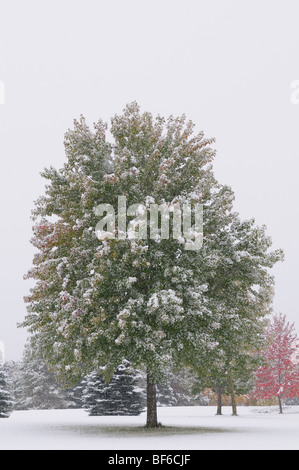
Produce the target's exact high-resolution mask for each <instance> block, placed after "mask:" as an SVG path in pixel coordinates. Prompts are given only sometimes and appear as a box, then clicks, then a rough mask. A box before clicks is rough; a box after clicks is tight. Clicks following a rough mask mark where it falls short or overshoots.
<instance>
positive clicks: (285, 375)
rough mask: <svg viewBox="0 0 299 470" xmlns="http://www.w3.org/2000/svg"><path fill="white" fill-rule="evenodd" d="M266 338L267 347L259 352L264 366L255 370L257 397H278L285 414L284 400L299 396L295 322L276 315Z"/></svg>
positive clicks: (281, 410)
mask: <svg viewBox="0 0 299 470" xmlns="http://www.w3.org/2000/svg"><path fill="white" fill-rule="evenodd" d="M266 339H267V346H266V348H265V349H263V350H262V351H260V356H261V358H262V359H263V361H264V365H263V366H261V367H259V369H258V370H257V372H256V389H255V391H254V398H257V399H266V400H268V399H271V398H273V397H277V399H278V403H279V412H280V413H281V414H282V413H283V406H282V405H283V400H284V399H286V398H295V397H296V396H298V395H299V371H298V369H297V367H296V365H295V364H294V363H293V361H292V356H293V355H294V353H295V352H296V350H298V349H297V348H298V346H297V344H298V343H297V335H296V333H295V328H294V324H290V323H289V322H288V321H287V319H286V316H285V315H282V314H279V315H275V316H274V317H273V320H272V323H271V325H270V326H269V328H268V330H267V336H266Z"/></svg>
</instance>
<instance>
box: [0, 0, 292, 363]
mask: <svg viewBox="0 0 299 470" xmlns="http://www.w3.org/2000/svg"><path fill="white" fill-rule="evenodd" d="M0 80H1V81H3V82H4V84H5V88H6V102H5V104H4V105H0V156H1V185H0V195H1V219H0V224H1V232H0V237H1V244H0V256H1V272H0V276H1V277H0V290H1V295H0V339H1V340H3V341H4V343H5V345H6V357H7V359H14V360H17V359H19V358H20V357H21V354H22V350H23V345H24V341H25V339H26V332H25V331H22V330H19V329H17V328H16V323H17V322H19V321H22V320H23V318H24V315H25V306H24V303H23V296H24V295H26V294H27V293H28V289H29V286H30V284H29V283H28V281H23V274H24V273H26V271H27V270H28V268H29V267H30V266H31V262H32V256H33V248H32V247H31V245H30V243H29V239H30V237H31V226H32V221H31V220H30V211H31V209H32V207H33V201H34V200H35V199H36V198H37V197H38V196H39V195H40V194H41V193H42V192H43V187H44V182H43V181H42V179H41V178H40V175H39V173H40V171H41V170H42V169H43V168H44V167H48V166H50V165H54V166H55V167H58V168H60V167H61V166H62V164H63V162H64V149H63V136H64V133H65V132H66V131H67V129H68V128H70V127H72V124H73V119H74V118H78V117H79V116H80V114H84V115H85V116H86V118H87V120H88V122H89V123H90V124H92V123H93V122H94V121H96V120H98V118H99V117H101V118H103V119H105V120H109V119H110V117H111V116H112V115H114V114H115V113H116V112H121V110H122V109H123V108H124V106H125V105H126V104H127V103H128V102H131V101H133V100H136V101H138V102H139V104H140V105H141V107H142V110H147V111H150V112H152V113H153V114H158V113H159V114H162V115H165V116H168V115H170V114H174V115H180V114H182V113H185V114H186V115H187V117H188V118H190V119H192V120H193V121H194V122H195V123H196V126H197V129H198V130H201V129H202V130H203V131H204V132H205V134H206V135H207V136H209V137H215V138H216V144H215V148H216V150H217V157H216V160H215V173H216V176H217V178H218V179H219V181H220V182H222V183H225V184H229V185H230V186H232V188H233V190H234V191H235V194H236V203H235V208H236V210H237V211H238V212H239V213H240V215H241V216H242V218H251V217H255V218H256V220H257V223H258V224H266V225H267V227H268V233H269V235H271V237H272V239H273V243H274V246H275V247H282V248H283V249H284V250H285V254H286V260H285V262H284V263H280V264H279V266H277V267H276V268H275V270H274V274H275V277H276V295H275V303H274V306H275V311H277V312H279V311H281V312H284V313H285V314H286V315H287V316H288V318H289V320H291V321H295V322H296V323H297V325H296V326H297V330H298V326H299V306H298V295H297V294H298V292H299V275H298V265H299V243H298V231H299V212H298V200H299V197H298V186H299V185H298V175H299V105H294V104H291V101H290V95H291V83H292V82H293V81H294V80H299V1H298V0H181V1H178V0H159V1H157V0H84V1H77V0H59V1H58V0H51V1H50V0H0Z"/></svg>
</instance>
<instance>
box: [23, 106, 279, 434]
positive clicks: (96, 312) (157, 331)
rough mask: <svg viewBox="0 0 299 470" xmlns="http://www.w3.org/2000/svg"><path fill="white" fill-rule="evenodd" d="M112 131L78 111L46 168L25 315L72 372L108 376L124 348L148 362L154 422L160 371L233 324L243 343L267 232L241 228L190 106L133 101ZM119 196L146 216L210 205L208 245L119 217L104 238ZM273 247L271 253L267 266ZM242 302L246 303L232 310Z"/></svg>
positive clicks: (187, 360) (209, 348)
mask: <svg viewBox="0 0 299 470" xmlns="http://www.w3.org/2000/svg"><path fill="white" fill-rule="evenodd" d="M110 132H111V135H112V137H113V143H111V144H110V143H109V142H107V139H106V133H107V126H106V124H104V123H103V122H102V121H99V122H98V123H97V124H96V125H95V126H94V130H93V131H91V130H90V128H89V127H88V125H87V123H86V121H85V119H84V118H83V117H82V118H81V119H80V121H79V122H78V121H76V122H75V125H74V129H73V130H70V131H69V132H68V133H67V134H66V138H65V149H66V157H67V161H66V163H65V165H64V167H63V168H62V169H61V170H59V171H58V170H55V169H54V168H50V169H49V170H45V171H44V173H43V176H44V177H45V178H46V179H47V180H48V182H49V184H48V185H47V187H46V194H45V195H44V196H43V197H41V198H40V199H39V200H38V201H37V203H36V208H35V210H34V213H33V216H34V220H35V226H34V236H33V239H32V243H33V246H34V247H35V248H36V249H37V253H36V255H35V257H34V262H33V264H34V266H33V268H32V269H31V270H30V271H29V273H28V278H31V279H34V280H35V281H36V285H35V287H34V288H33V289H32V290H31V294H30V295H29V296H28V297H27V298H26V302H27V304H28V315H27V317H26V320H25V322H24V323H23V326H25V327H27V328H28V329H29V331H30V333H32V340H33V342H34V345H35V349H36V350H37V351H38V353H39V354H40V355H41V356H42V357H44V358H45V359H46V360H47V363H48V365H49V367H50V368H51V370H55V371H56V374H57V376H59V377H60V379H61V380H62V381H64V382H66V383H69V382H73V383H76V382H78V381H79V380H80V379H81V377H82V376H84V375H86V374H88V373H91V372H92V371H94V370H99V369H100V368H103V367H104V378H105V379H107V380H109V379H111V377H112V376H113V374H114V372H115V370H116V369H117V367H118V365H119V364H120V363H121V362H122V360H123V359H129V360H130V363H131V364H132V366H133V367H134V368H136V369H142V368H145V369H146V370H147V425H148V426H149V427H157V426H158V419H157V396H156V391H157V390H156V385H157V383H159V382H160V380H161V378H162V377H163V375H164V371H165V370H168V369H171V368H174V366H175V367H176V368H179V367H180V366H181V367H184V366H186V365H187V366H188V365H190V364H192V362H194V360H195V358H196V360H199V359H198V358H206V357H208V356H209V355H210V354H211V353H212V352H213V351H215V350H217V348H218V346H219V338H220V337H222V336H221V335H222V334H223V335H227V336H226V338H225V339H223V341H224V342H226V343H228V342H229V335H228V331H230V330H232V329H235V331H236V330H237V328H238V329H239V334H240V340H236V344H237V343H238V342H239V343H240V342H241V331H242V328H243V327H244V324H245V323H246V319H247V317H246V315H247V313H246V314H243V311H246V308H247V307H246V306H247V303H248V298H249V296H252V297H253V298H254V299H258V300H259V302H260V300H261V298H262V296H263V293H262V289H260V288H259V287H258V289H257V291H256V292H255V291H254V289H253V282H252V281H253V279H254V280H255V281H256V284H257V285H258V286H260V277H262V278H264V279H265V278H266V274H265V271H266V267H265V263H264V260H263V263H262V264H261V263H260V261H261V258H262V255H263V254H265V250H266V249H267V248H268V247H269V242H268V241H267V239H266V238H265V237H264V232H263V231H262V230H259V229H258V228H254V227H253V222H249V223H248V224H249V231H250V232H251V234H252V237H251V238H250V239H248V240H247V239H246V237H247V232H248V230H247V231H246V224H245V225H244V224H241V223H238V222H236V216H235V215H233V214H232V204H233V199H234V195H233V193H232V191H231V189H230V188H228V187H226V186H222V185H220V184H219V183H218V182H217V181H216V179H215V177H214V175H213V171H212V162H213V158H214V156H215V151H214V150H213V149H212V147H211V145H212V144H213V142H214V140H213V139H207V138H205V136H204V134H203V132H199V133H195V132H194V124H193V123H192V122H190V121H187V120H186V117H185V116H182V117H179V118H174V117H173V116H171V117H169V118H168V119H164V118H163V117H161V116H157V117H156V118H154V117H153V116H152V115H151V114H150V113H147V112H145V113H141V112H140V108H139V106H138V105H137V104H136V103H132V104H130V105H128V106H127V107H126V108H125V110H124V112H123V113H122V114H121V115H116V116H114V117H113V118H112V121H111V128H110ZM119 196H125V197H126V201H127V205H128V206H131V205H132V204H144V207H145V211H146V213H148V215H149V213H150V206H151V204H153V203H155V204H157V205H159V206H161V205H163V204H164V205H166V206H167V205H173V204H177V205H179V206H180V207H182V206H183V205H184V204H188V205H189V206H190V205H191V206H192V207H194V206H195V204H201V205H203V206H204V224H203V225H204V226H203V228H204V243H203V248H202V250H199V251H190V250H186V249H185V246H186V243H187V239H186V238H184V237H183V236H181V237H169V239H163V237H162V229H161V227H160V229H159V230H158V232H157V236H156V237H154V238H153V239H150V238H148V239H130V238H128V237H123V236H118V235H120V233H118V228H115V231H114V233H113V234H112V235H113V236H112V238H110V239H106V240H102V241H99V240H98V238H97V236H96V232H95V227H96V226H97V223H98V222H99V220H98V216H97V210H96V208H97V207H98V205H99V204H101V203H105V204H110V205H111V206H112V207H114V208H117V206H118V197H119ZM137 212H138V211H137V209H136V213H137ZM136 213H135V215H136ZM132 217H133V219H134V214H133V215H132V214H131V219H130V222H132ZM170 217H171V216H170ZM118 222H120V221H119V220H118ZM135 228H136V230H137V232H138V224H137V227H135ZM141 228H142V227H141V226H140V225H139V230H140V229H141ZM122 235H123V233H122ZM254 236H255V238H256V243H254ZM238 237H241V240H239V239H238ZM259 243H262V247H261V248H260V247H259ZM233 244H235V245H236V246H235V250H233V246H232V245H233ZM227 246H228V247H229V250H230V251H233V257H234V259H233V260H232V256H231V254H230V253H227V249H226V247H227ZM251 247H252V250H255V249H256V250H257V251H256V257H254V254H253V253H252V251H251V252H250V248H251ZM247 251H249V255H247ZM278 257H279V255H278V254H276V255H272V256H270V255H269V256H268V257H266V258H267V260H266V264H267V267H271V266H272V265H273V264H274V263H275V261H276V260H277V258H278ZM244 260H246V262H245V261H244ZM238 263H239V265H240V266H241V268H238ZM260 265H261V266H262V268H261V269H260ZM257 266H259V268H258V269H257ZM233 267H234V268H236V269H237V273H238V274H237V275H236V276H235V277H234V275H233ZM255 272H256V273H257V274H254V273H255ZM247 278H250V282H248V283H247V284H246V282H247ZM269 282H270V281H269ZM245 284H246V288H245ZM243 285H244V287H243ZM248 285H250V288H248ZM234 287H235V288H234ZM236 287H238V289H236ZM236 293H238V295H237V296H236ZM230 301H232V305H231V302H230ZM238 302H244V309H240V308H239V310H238V311H237V307H236V305H237V303H238ZM218 325H220V328H218ZM248 329H249V328H248ZM217 331H218V335H217ZM220 332H221V334H220ZM242 338H243V339H242V341H243V342H244V341H245V337H244V335H243V336H242ZM235 349H236V348H235ZM229 360H230V357H229V356H228V362H229Z"/></svg>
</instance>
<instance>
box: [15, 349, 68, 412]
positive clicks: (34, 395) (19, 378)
mask: <svg viewBox="0 0 299 470" xmlns="http://www.w3.org/2000/svg"><path fill="white" fill-rule="evenodd" d="M12 384H13V385H12V387H13V390H14V401H15V409H16V410H32V409H33V410H50V409H66V408H69V407H71V406H72V400H71V396H70V394H69V393H68V392H67V391H66V390H64V389H63V388H62V387H61V385H60V384H58V383H57V381H56V379H55V376H54V374H53V373H51V372H49V371H48V369H47V367H46V365H45V363H44V361H43V359H41V358H35V357H33V356H32V351H31V350H30V348H29V347H28V345H27V346H26V348H25V352H24V355H23V360H22V362H20V363H19V365H18V373H15V374H13V375H12Z"/></svg>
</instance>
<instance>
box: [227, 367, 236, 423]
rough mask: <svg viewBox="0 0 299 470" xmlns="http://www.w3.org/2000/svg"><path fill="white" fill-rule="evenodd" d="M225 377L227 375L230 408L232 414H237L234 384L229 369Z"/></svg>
mask: <svg viewBox="0 0 299 470" xmlns="http://www.w3.org/2000/svg"><path fill="white" fill-rule="evenodd" d="M227 377H228V386H229V392H230V396H231V400H232V410H233V416H238V412H237V402H236V394H235V390H234V385H233V381H232V376H231V371H230V370H228V371H227Z"/></svg>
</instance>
